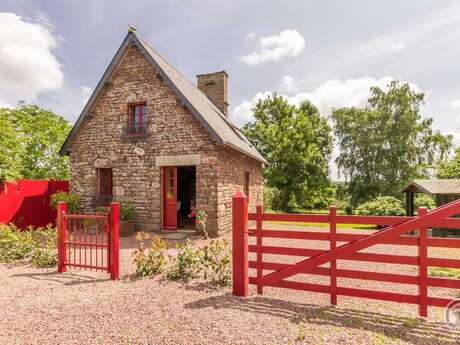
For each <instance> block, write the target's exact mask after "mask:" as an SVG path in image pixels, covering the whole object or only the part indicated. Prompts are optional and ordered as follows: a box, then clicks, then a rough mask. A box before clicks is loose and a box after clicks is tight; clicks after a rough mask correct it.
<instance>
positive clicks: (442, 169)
mask: <svg viewBox="0 0 460 345" xmlns="http://www.w3.org/2000/svg"><path fill="white" fill-rule="evenodd" d="M436 175H437V177H438V178H442V179H451V178H460V147H457V148H456V149H455V155H454V157H453V158H452V159H450V160H447V159H446V160H443V161H441V162H440V163H439V165H438V169H437V172H436Z"/></svg>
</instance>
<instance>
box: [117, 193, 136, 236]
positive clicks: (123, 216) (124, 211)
mask: <svg viewBox="0 0 460 345" xmlns="http://www.w3.org/2000/svg"><path fill="white" fill-rule="evenodd" d="M119 229H120V237H128V236H131V235H133V234H134V206H133V205H132V204H130V203H127V202H122V201H121V202H120V228H119Z"/></svg>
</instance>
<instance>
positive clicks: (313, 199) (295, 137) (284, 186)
mask: <svg viewBox="0 0 460 345" xmlns="http://www.w3.org/2000/svg"><path fill="white" fill-rule="evenodd" d="M254 118H255V121H254V122H252V123H249V124H247V125H246V126H245V127H244V128H243V131H244V133H245V134H246V135H247V137H248V138H249V139H250V140H251V141H252V143H253V144H254V145H255V146H256V148H257V149H258V150H259V151H260V153H262V155H264V157H265V158H266V159H267V161H268V162H269V164H268V165H267V166H266V167H265V169H264V172H263V174H264V177H265V178H266V181H267V185H268V186H269V187H274V188H277V189H278V191H279V195H278V197H279V204H280V205H281V208H282V209H285V210H287V209H291V208H294V207H303V208H314V207H323V206H326V205H327V204H329V203H330V202H331V201H332V196H333V186H332V183H331V181H330V179H329V177H328V175H329V167H328V160H329V157H330V155H331V152H332V133H331V128H330V126H329V125H328V123H327V119H325V118H324V117H322V116H321V115H320V114H319V112H318V109H317V108H316V107H315V106H313V105H312V104H311V103H309V102H304V103H302V104H301V105H300V106H298V107H296V106H294V105H290V104H288V102H287V101H286V100H285V99H284V98H283V97H281V96H277V95H274V96H273V97H269V98H267V99H265V100H260V101H259V102H258V103H257V105H256V107H255V108H254Z"/></svg>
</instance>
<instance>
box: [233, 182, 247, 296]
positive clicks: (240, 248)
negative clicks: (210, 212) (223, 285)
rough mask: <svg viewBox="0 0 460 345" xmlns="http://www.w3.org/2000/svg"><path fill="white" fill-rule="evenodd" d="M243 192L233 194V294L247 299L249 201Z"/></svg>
mask: <svg viewBox="0 0 460 345" xmlns="http://www.w3.org/2000/svg"><path fill="white" fill-rule="evenodd" d="M247 200H248V199H247V197H246V195H244V193H243V192H241V191H238V192H236V193H235V194H233V205H232V207H233V209H232V223H233V228H232V247H233V294H234V295H235V296H242V297H246V296H247V295H248V286H249V275H248V271H249V262H248V201H247Z"/></svg>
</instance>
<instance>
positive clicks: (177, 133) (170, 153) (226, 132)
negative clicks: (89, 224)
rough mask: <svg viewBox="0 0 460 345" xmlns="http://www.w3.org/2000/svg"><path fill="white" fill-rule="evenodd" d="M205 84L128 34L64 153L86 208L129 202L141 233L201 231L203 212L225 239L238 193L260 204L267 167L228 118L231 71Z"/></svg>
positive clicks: (212, 76) (205, 79)
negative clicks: (194, 213)
mask: <svg viewBox="0 0 460 345" xmlns="http://www.w3.org/2000/svg"><path fill="white" fill-rule="evenodd" d="M187 54H190V52H188V53H187ZM197 79H198V83H197V86H195V85H194V84H193V83H192V82H190V81H189V80H188V79H187V78H186V77H185V76H184V75H182V74H181V73H180V72H179V71H177V70H176V69H175V68H174V67H173V66H172V65H170V64H169V63H168V62H167V61H166V60H165V59H164V58H163V57H162V56H160V55H159V54H158V53H157V52H156V51H155V50H154V49H153V48H152V47H151V46H150V45H149V44H147V43H146V42H145V41H144V40H143V39H142V38H141V37H139V36H138V35H137V34H136V33H135V32H134V30H130V31H129V32H128V34H127V36H126V37H125V39H124V41H123V43H122V44H121V46H120V48H119V49H118V51H117V52H116V54H115V56H114V57H113V59H112V61H111V62H110V65H109V66H108V68H107V69H106V71H105V72H104V75H103V76H102V79H101V80H100V81H99V83H98V84H97V87H96V88H95V90H94V93H93V94H92V95H91V97H90V99H89V100H88V102H87V104H86V106H85V107H84V108H83V111H82V112H81V114H80V116H79V118H78V120H77V121H76V123H75V125H74V127H73V129H72V131H71V132H70V134H69V136H68V138H67V139H66V141H65V143H64V144H63V146H62V148H61V154H62V155H69V156H70V169H71V178H70V184H71V189H72V191H73V192H75V193H77V194H79V195H80V197H81V201H82V205H83V207H84V208H85V209H86V210H90V209H93V208H94V207H96V206H98V205H105V204H107V203H109V202H110V201H111V200H120V201H125V202H129V203H131V204H133V205H134V206H135V209H136V227H137V228H138V229H142V230H153V231H158V230H162V229H170V230H175V229H178V228H181V227H193V224H191V223H190V219H189V218H188V217H187V215H188V214H189V213H190V209H191V207H193V206H194V207H196V208H197V209H202V210H204V211H206V212H207V214H208V231H209V232H210V234H211V235H217V234H218V232H224V231H228V230H230V228H231V205H232V194H233V192H235V191H236V190H243V191H245V192H246V194H248V195H249V202H250V207H251V208H253V207H254V205H255V204H256V203H257V202H261V198H262V195H261V192H262V191H261V184H262V176H261V169H262V164H264V163H265V160H264V158H263V157H262V156H261V155H260V153H259V152H257V150H256V149H255V148H254V147H253V146H252V145H251V143H250V142H249V141H248V139H247V138H246V137H245V136H244V134H243V133H242V132H241V130H240V129H239V128H237V127H236V126H235V125H234V124H233V123H232V122H231V121H230V120H229V119H228V96H227V90H228V86H227V81H228V75H227V73H226V72H225V71H222V72H217V73H211V74H202V75H198V76H197Z"/></svg>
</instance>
